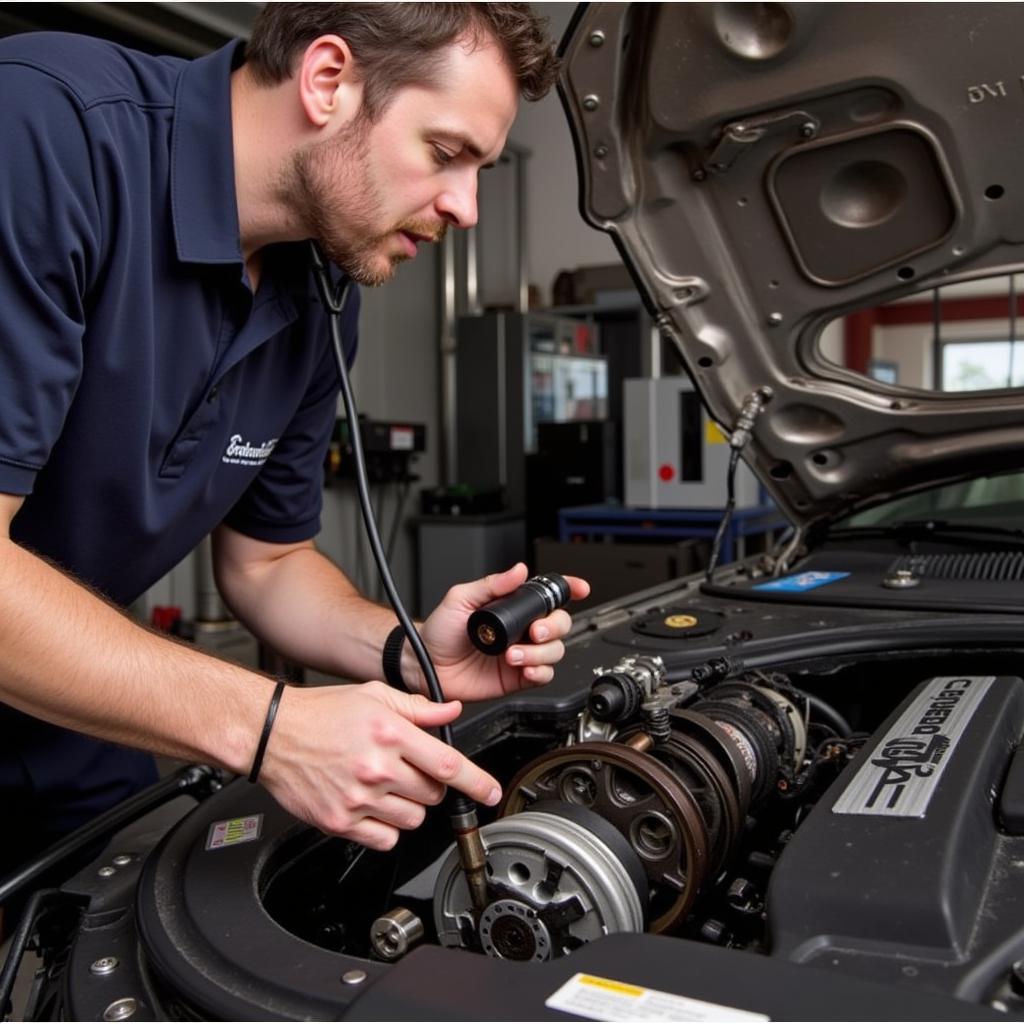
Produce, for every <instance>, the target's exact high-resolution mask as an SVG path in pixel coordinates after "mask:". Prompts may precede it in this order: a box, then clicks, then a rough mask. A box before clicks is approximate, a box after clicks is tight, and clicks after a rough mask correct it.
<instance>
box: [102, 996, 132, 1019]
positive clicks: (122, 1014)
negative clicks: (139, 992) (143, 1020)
mask: <svg viewBox="0 0 1024 1024" xmlns="http://www.w3.org/2000/svg"><path fill="white" fill-rule="evenodd" d="M138 1008H139V1004H138V1001H137V1000H135V999H132V998H131V996H128V997H126V998H125V999H115V1000H114V1001H113V1002H112V1003H111V1004H110V1005H109V1006H108V1007H107V1008H106V1009H105V1010H104V1011H103V1019H104V1020H127V1019H128V1018H129V1017H134V1016H135V1011H136V1010H137V1009H138Z"/></svg>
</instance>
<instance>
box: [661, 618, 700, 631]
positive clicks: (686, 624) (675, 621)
mask: <svg viewBox="0 0 1024 1024" xmlns="http://www.w3.org/2000/svg"><path fill="white" fill-rule="evenodd" d="M665 625H666V626H668V628H669V629H693V627H694V626H696V625H697V620H696V619H695V618H694V617H693V616H692V615H670V616H669V617H668V618H667V619H666V620H665Z"/></svg>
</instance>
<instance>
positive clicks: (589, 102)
mask: <svg viewBox="0 0 1024 1024" xmlns="http://www.w3.org/2000/svg"><path fill="white" fill-rule="evenodd" d="M599 106H601V101H600V99H598V97H597V96H595V95H594V94H593V93H590V94H589V95H587V96H584V97H583V109H584V110H597V108H598V107H599Z"/></svg>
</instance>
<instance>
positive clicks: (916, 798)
mask: <svg viewBox="0 0 1024 1024" xmlns="http://www.w3.org/2000/svg"><path fill="white" fill-rule="evenodd" d="M995 678H996V677H995V676H939V677H937V678H935V679H932V680H930V681H929V682H928V683H927V684H926V685H925V686H924V687H923V689H922V690H921V692H920V693H919V694H918V695H917V696H916V697H915V698H914V700H913V701H911V703H910V704H909V705H908V706H907V708H906V710H905V711H904V712H903V714H902V715H900V717H899V718H898V719H897V720H896V722H895V723H894V724H893V725H892V727H891V728H890V729H889V731H888V732H886V734H885V735H884V736H883V737H882V738H881V740H879V742H878V744H877V745H876V746H875V748H874V750H873V752H872V754H871V758H870V760H868V762H867V763H866V764H864V765H862V766H861V768H860V770H859V771H858V772H857V774H856V775H855V776H854V777H853V781H852V782H851V783H850V784H849V785H848V786H847V787H846V789H845V790H844V792H843V794H842V796H840V797H839V799H838V800H837V801H836V802H835V804H833V806H832V811H833V813H835V814H879V815H885V816H887V817H891V818H923V817H924V815H925V811H926V810H927V808H928V803H929V801H930V800H931V798H932V794H933V793H934V792H935V789H936V787H937V786H938V784H939V779H941V778H942V773H943V772H944V771H945V770H946V766H947V765H948V764H949V762H950V759H951V756H952V753H953V748H954V747H955V746H956V744H957V743H958V742H959V740H960V737H961V736H962V735H963V731H964V729H966V728H967V723H968V722H969V721H970V720H971V715H972V714H974V710H975V708H977V706H978V705H979V704H980V703H981V700H982V698H983V697H984V696H985V694H986V693H987V692H988V689H989V687H990V686H991V685H992V683H993V682H994V681H995Z"/></svg>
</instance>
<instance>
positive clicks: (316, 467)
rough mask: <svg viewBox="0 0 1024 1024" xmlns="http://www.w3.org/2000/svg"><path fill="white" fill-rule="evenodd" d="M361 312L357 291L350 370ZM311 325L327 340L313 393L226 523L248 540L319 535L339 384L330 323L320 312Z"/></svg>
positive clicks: (348, 339)
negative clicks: (326, 468)
mask: <svg viewBox="0 0 1024 1024" xmlns="http://www.w3.org/2000/svg"><path fill="white" fill-rule="evenodd" d="M359 306H360V297H359V291H358V289H357V288H355V287H354V286H353V288H352V292H351V294H350V296H349V301H348V303H347V304H346V307H345V312H344V313H343V314H342V343H343V348H344V352H345V363H346V365H347V366H349V367H351V366H352V363H353V362H354V361H355V354H356V349H357V347H358V322H359ZM309 320H310V325H311V326H310V328H309V330H310V331H311V332H312V334H313V336H315V337H319V338H322V339H323V342H322V344H321V345H320V352H321V354H320V359H319V361H318V362H317V364H316V366H315V368H314V371H313V373H312V376H311V380H310V385H309V388H308V389H307V391H306V395H305V397H304V398H303V401H302V404H301V405H300V407H299V409H298V411H297V412H296V414H295V415H294V416H293V417H292V420H291V422H290V423H289V424H288V428H287V430H286V431H285V433H284V434H283V435H282V436H281V437H280V438H279V439H278V441H277V444H276V445H275V446H274V451H273V452H272V453H271V455H270V458H268V459H267V461H266V462H265V463H264V464H263V466H262V467H261V469H260V472H259V475H258V476H257V477H256V479H255V480H254V481H253V482H252V483H251V484H250V485H249V487H248V489H247V490H246V492H245V494H243V495H242V497H241V499H239V501H238V502H236V504H235V506H234V508H233V509H232V510H231V512H230V513H229V514H228V516H227V517H226V518H225V520H224V522H225V523H226V525H228V526H230V527H231V528H232V529H233V530H237V531H238V532H239V533H244V534H245V535H246V536H247V537H253V538H255V539H256V540H263V541H269V542H271V543H275V544H294V543H297V542H298V541H304V540H311V539H312V538H313V537H315V536H316V535H317V534H318V533H319V532H320V512H321V509H322V507H323V486H324V461H325V459H326V456H327V447H328V444H329V443H330V440H331V437H332V435H333V433H334V425H335V421H336V419H337V407H338V391H339V384H338V371H337V369H336V367H335V364H334V353H333V350H332V346H331V342H330V338H329V327H328V324H327V320H326V317H325V316H324V314H323V312H322V311H321V309H320V308H319V307H318V308H317V310H316V311H315V314H314V315H311V316H310V318H309Z"/></svg>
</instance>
